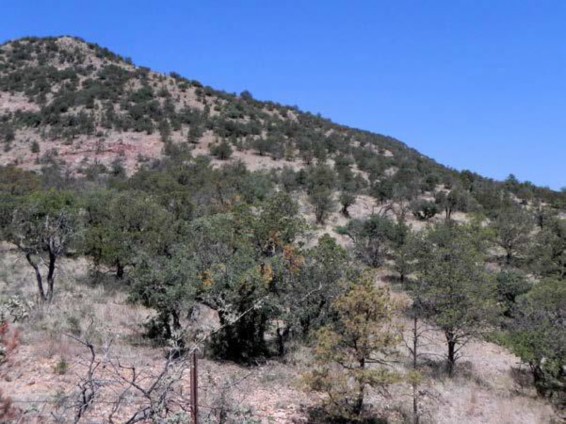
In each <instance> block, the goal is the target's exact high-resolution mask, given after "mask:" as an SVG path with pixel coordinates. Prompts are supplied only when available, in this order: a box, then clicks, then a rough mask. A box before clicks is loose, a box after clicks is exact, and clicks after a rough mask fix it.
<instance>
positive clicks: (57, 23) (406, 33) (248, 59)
mask: <svg viewBox="0 0 566 424" xmlns="http://www.w3.org/2000/svg"><path fill="white" fill-rule="evenodd" d="M64 34H68V35H77V36H80V37H83V38H85V39H86V40H88V41H93V42H96V43H98V44H101V45H103V46H105V47H108V48H110V49H111V50H114V51H116V52H117V53H120V54H122V55H124V56H129V57H131V58H132V59H133V60H134V62H135V63H136V64H138V65H144V66H148V67H150V68H152V69H155V70H158V71H162V72H169V71H176V72H178V73H180V74H182V75H184V76H186V77H188V78H191V79H197V80H200V81H201V82H203V83H205V84H208V85H211V86H213V87H215V88H219V89H224V90H226V91H230V92H240V91H242V90H244V89H247V90H249V91H251V92H252V94H253V95H254V96H255V97H256V98H258V99H262V100H274V101H278V102H281V103H284V104H291V105H297V106H299V107H300V108H301V109H303V110H308V111H311V112H314V113H317V112H319V113H321V114H322V115H323V116H326V117H329V118H331V119H332V120H334V121H335V122H338V123H342V124H346V125H349V126H353V127H358V128H362V129H367V130H371V131H375V132H380V133H383V134H388V135H391V136H394V137H396V138H399V139H401V140H403V141H404V142H406V143H407V144H408V145H410V146H411V147H414V148H416V149H418V150H419V151H421V152H423V153H424V154H426V155H428V156H430V157H432V158H434V159H436V160H437V161H439V162H441V163H443V164H446V165H449V166H452V167H454V168H457V169H464V168H467V169H471V170H473V171H476V172H479V173H481V174H483V175H486V176H490V177H494V178H498V179H502V178H505V177H506V176H507V175H508V174H510V173H514V174H515V175H516V176H517V177H518V178H519V179H520V180H530V181H532V182H534V183H536V184H539V185H548V186H550V187H551V188H555V189H558V188H560V187H562V186H566V173H565V172H564V169H565V166H564V165H565V164H564V162H566V1H565V0H554V1H548V0H532V1H531V0H508V1H503V0H466V1H464V0H436V1H434V0H428V1H426V0H420V1H418V0H413V1H408V0H388V1H378V0H373V1H372V0H367V1H355V0H350V1H333V0H326V1H322V0H316V1H315V0H308V1H307V0H304V1H285V0H279V1H275V0H255V1H248V0H239V1H236V0H231V1H229V0H224V1H221V0H217V1H213V0H210V1H206V0H202V1H189V0H184V1H181V0H179V1H169V0H160V1H145V0H137V1H121V0H111V1H108V0H96V1H95V0H90V1H87V0H72V1H71V0H34V1H30V0H28V1H26V0H0V41H6V40H8V39H14V38H18V37H22V36H27V35H36V36H45V35H64Z"/></svg>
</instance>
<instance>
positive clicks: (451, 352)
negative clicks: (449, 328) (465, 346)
mask: <svg viewBox="0 0 566 424" xmlns="http://www.w3.org/2000/svg"><path fill="white" fill-rule="evenodd" d="M446 340H447V341H448V363H447V366H448V376H449V377H452V375H453V374H454V364H456V341H455V340H454V335H453V334H452V333H450V332H448V333H447V334H446Z"/></svg>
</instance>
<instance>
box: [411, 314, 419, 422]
mask: <svg viewBox="0 0 566 424" xmlns="http://www.w3.org/2000/svg"><path fill="white" fill-rule="evenodd" d="M418 349H419V318H418V317H417V315H416V313H415V316H414V317H413V352H412V354H413V355H412V356H413V369H414V370H415V371H416V370H417V366H418V363H417V359H418V357H419V352H418ZM419 421H420V413H419V385H418V383H417V380H414V381H413V424H419Z"/></svg>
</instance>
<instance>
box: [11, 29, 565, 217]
mask: <svg viewBox="0 0 566 424" xmlns="http://www.w3.org/2000/svg"><path fill="white" fill-rule="evenodd" d="M0 117H1V120H0V141H3V149H2V153H1V154H0V165H9V164H14V165H17V166H19V167H22V168H25V169H39V168H41V167H42V166H46V165H51V164H54V163H55V164H58V165H59V166H60V167H62V168H63V169H65V170H67V171H69V172H71V173H72V174H73V175H90V174H92V173H93V172H96V173H101V172H102V173H104V172H111V171H112V167H113V166H114V167H118V166H120V167H124V168H125V170H126V171H127V172H128V173H129V174H131V173H133V172H134V171H135V170H136V169H139V167H140V165H142V164H144V163H148V162H149V161H151V160H155V159H159V158H161V157H163V155H165V154H173V155H175V154H177V153H178V151H179V149H185V150H192V151H193V154H194V155H198V154H210V153H211V151H212V152H213V153H215V154H216V156H217V157H218V158H220V159H226V158H227V156H230V159H229V160H230V161H234V160H242V161H243V162H244V163H246V165H247V166H248V168H251V169H252V170H253V169H272V168H283V167H285V166H287V167H290V168H293V169H300V168H303V167H304V166H305V165H308V164H311V163H313V162H318V163H321V162H326V163H329V164H335V165H336V166H335V168H336V170H337V171H338V174H339V180H340V183H339V185H340V186H341V187H337V188H338V189H345V190H348V191H351V192H355V193H358V194H370V195H372V196H373V197H377V198H384V197H385V198H387V197H395V196H396V197H402V198H406V199H411V198H415V197H416V196H417V195H418V194H419V193H426V192H429V193H430V194H432V195H434V194H435V191H436V189H437V187H438V185H439V184H443V185H444V186H445V187H447V188H453V187H457V188H458V187H461V188H462V189H463V190H465V191H468V192H470V193H471V194H472V197H473V200H474V202H472V203H474V204H475V205H474V206H476V207H478V208H482V207H483V208H487V209H490V208H492V207H495V205H493V204H491V203H493V202H494V201H497V200H496V199H495V200H494V199H493V197H494V196H495V195H494V191H499V190H500V189H501V188H506V189H509V190H511V191H513V192H514V193H515V195H516V196H518V197H519V198H520V199H522V200H524V201H530V200H532V199H533V197H538V198H541V199H543V200H545V201H546V202H550V203H553V204H555V205H556V206H562V196H560V195H559V194H558V193H555V192H552V191H550V190H548V189H540V188H536V187H534V186H533V185H532V184H530V183H523V184H519V183H518V182H517V181H516V180H514V179H510V180H509V181H508V184H507V185H506V186H503V185H502V184H498V183H496V182H493V181H491V180H489V179H485V178H482V177H480V176H479V175H477V174H474V173H472V172H469V171H464V172H462V173H458V172H456V171H453V170H451V169H448V168H446V167H443V166H441V165H439V164H437V163H436V162H434V161H433V160H431V159H429V158H427V157H425V156H423V155H421V154H419V153H418V152H417V151H415V150H413V149H411V148H409V147H407V146H406V145H405V144H403V143H402V142H400V141H398V140H395V139H393V138H391V137H386V136H382V135H378V134H372V133H369V132H365V131H360V130H356V129H352V128H347V127H344V126H340V125H337V124H334V123H332V122H331V121H329V120H326V119H323V118H321V117H319V116H314V115H312V114H310V113H304V112H301V111H300V110H298V109H297V108H295V107H287V106H282V105H279V104H276V103H272V102H260V101H256V100H254V99H253V97H252V96H251V94H250V93H248V92H243V93H241V94H240V95H234V94H228V93H225V92H222V91H218V90H214V89H213V88H210V87H206V86H203V85H202V84H201V83H199V82H197V81H191V80H187V79H185V78H183V77H181V76H180V75H178V74H174V73H172V74H170V75H162V74H158V73H155V72H152V71H150V70H149V69H147V68H143V67H136V66H134V65H132V63H131V60H129V59H125V58H122V57H120V56H119V55H116V54H114V53H112V52H110V51H109V50H107V49H105V48H101V47H99V46H97V45H95V44H90V43H86V42H84V41H82V40H80V39H77V38H71V37H60V38H40V39H37V38H27V39H22V40H17V41H12V42H8V43H5V44H4V45H2V46H0ZM226 150H228V151H230V150H232V151H233V153H231V152H229V153H228V154H225V153H223V151H226ZM230 153H231V154H230ZM350 171H351V172H350Z"/></svg>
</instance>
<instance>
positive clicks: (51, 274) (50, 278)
mask: <svg viewBox="0 0 566 424" xmlns="http://www.w3.org/2000/svg"><path fill="white" fill-rule="evenodd" d="M56 260H57V256H56V255H55V254H54V253H53V252H52V251H51V250H49V271H48V272H47V299H48V300H51V299H53V288H54V286H55V261H56Z"/></svg>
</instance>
